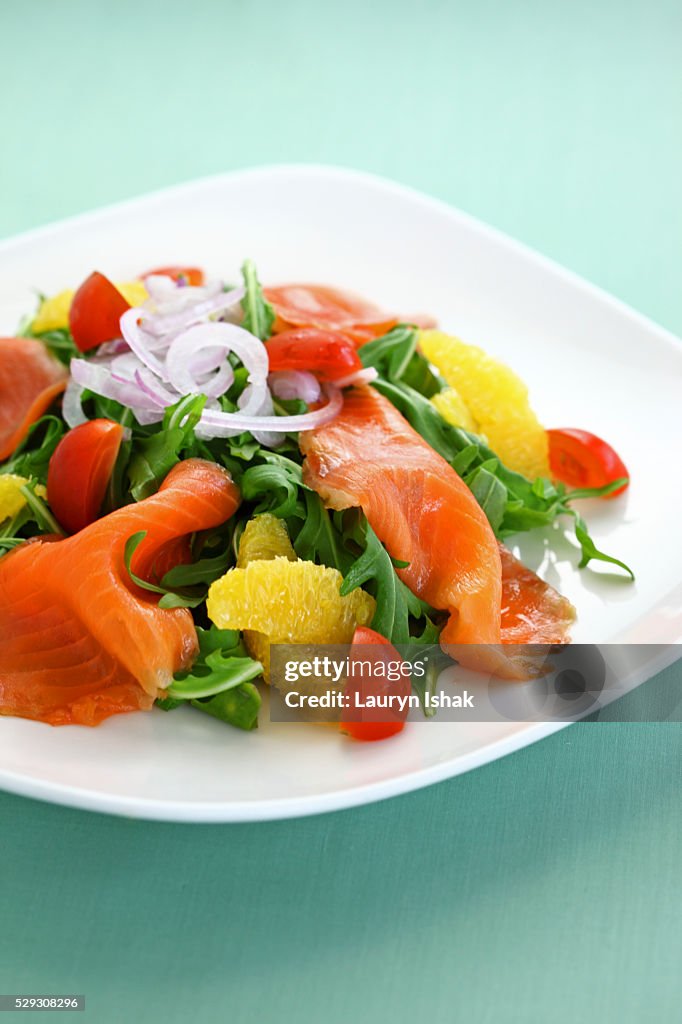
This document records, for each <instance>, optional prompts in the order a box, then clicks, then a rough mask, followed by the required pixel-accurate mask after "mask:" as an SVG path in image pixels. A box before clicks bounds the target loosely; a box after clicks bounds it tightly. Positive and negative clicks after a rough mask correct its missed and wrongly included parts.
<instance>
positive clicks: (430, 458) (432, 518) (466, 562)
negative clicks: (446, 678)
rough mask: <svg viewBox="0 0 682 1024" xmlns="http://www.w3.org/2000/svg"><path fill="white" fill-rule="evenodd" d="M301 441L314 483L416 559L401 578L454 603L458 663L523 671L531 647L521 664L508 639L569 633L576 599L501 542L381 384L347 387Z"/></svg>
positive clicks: (435, 599) (444, 605) (450, 643)
mask: <svg viewBox="0 0 682 1024" xmlns="http://www.w3.org/2000/svg"><path fill="white" fill-rule="evenodd" d="M301 449H302V451H303V452H304V454H305V455H306V460H305V464H304V469H303V476H304V480H305V482H306V483H307V484H308V485H309V486H310V487H312V488H314V489H315V490H316V491H317V492H318V494H320V496H321V497H322V498H323V500H324V501H325V503H326V504H327V505H328V506H329V507H331V508H335V509H343V508H349V507H352V506H359V507H361V508H362V510H363V511H364V513H365V515H366V516H367V519H368V521H369V523H370V524H371V526H372V528H373V530H374V531H375V533H376V534H377V536H378V537H379V538H380V539H381V540H382V541H383V543H384V544H385V545H386V548H387V550H388V552H389V554H390V555H391V556H392V557H393V558H394V559H396V560H401V561H406V562H408V563H409V564H408V565H407V566H406V567H405V568H402V569H398V570H397V572H398V575H399V576H400V577H401V579H402V580H403V581H404V582H405V583H406V584H407V585H408V586H409V587H410V589H411V590H412V591H413V592H414V593H415V594H417V595H418V596H419V597H420V598H422V599H423V600H424V601H427V602H428V603H429V604H430V605H432V606H433V607H434V608H440V609H445V610H447V611H449V613H450V617H449V619H448V622H447V623H446V625H445V627H444V629H443V631H442V634H441V642H442V644H443V646H444V647H445V649H446V650H447V651H448V653H451V654H453V656H455V657H457V659H458V660H459V661H461V662H463V663H464V664H467V665H468V666H469V667H471V668H475V669H480V670H485V671H490V672H494V673H495V674H498V675H502V676H508V677H511V678H520V677H523V676H525V675H526V674H527V670H528V669H527V664H526V660H527V659H526V658H525V655H526V654H527V652H524V653H523V655H522V654H521V652H520V651H518V652H517V653H518V655H519V659H518V661H517V662H515V660H514V658H515V654H514V652H512V650H511V649H509V648H507V649H506V650H505V645H508V644H520V645H524V644H548V643H560V642H563V641H564V640H565V639H566V624H567V622H568V621H570V619H571V618H572V614H573V613H572V608H571V606H570V604H569V603H568V602H565V601H564V599H563V598H560V597H559V595H558V594H557V593H556V592H555V591H554V590H553V589H552V588H551V587H549V585H548V584H546V583H543V581H542V580H540V579H539V577H537V576H536V575H535V573H532V572H531V571H530V570H529V569H526V568H525V567H523V566H522V565H521V563H520V562H519V561H518V560H517V559H515V558H514V556H513V555H512V554H511V552H509V551H507V550H506V548H503V547H502V546H501V545H499V544H498V542H497V540H496V538H495V535H494V533H493V531H492V529H491V527H490V524H489V523H488V520H487V519H486V517H485V515H484V513H483V511H482V510H481V508H480V506H479V505H478V503H477V502H476V499H475V498H474V496H473V494H472V493H471V491H470V490H469V488H468V487H467V486H466V484H465V483H464V482H463V481H462V479H461V478H460V477H459V476H458V475H457V473H456V472H455V471H454V470H453V469H452V467H451V466H450V465H449V464H448V463H447V462H446V461H445V459H443V458H442V457H441V456H440V455H439V454H438V453H437V452H436V451H434V450H433V449H432V448H431V447H430V445H428V444H427V443H426V441H424V440H423V438H421V437H420V436H419V434H417V433H416V431H415V430H413V428H412V427H411V426H410V425H409V423H407V421H406V420H405V419H404V417H403V416H402V415H401V413H400V412H398V410H397V409H396V408H395V407H394V406H393V405H392V404H391V403H390V402H389V401H388V399H386V398H384V397H383V396H382V395H380V394H378V393H377V392H376V391H375V390H374V389H373V388H370V387H366V386H363V387H356V388H353V389H352V390H350V391H348V392H347V393H346V399H345V402H344V406H343V409H342V410H341V412H340V413H339V415H338V416H337V417H336V419H334V420H332V421H331V422H330V423H328V424H326V425H325V426H322V427H320V428H318V429H317V430H314V431H309V432H308V433H306V434H302V435H301ZM550 637H551V639H550ZM470 645H478V646H477V648H476V649H474V648H472V647H470ZM522 661H523V664H522Z"/></svg>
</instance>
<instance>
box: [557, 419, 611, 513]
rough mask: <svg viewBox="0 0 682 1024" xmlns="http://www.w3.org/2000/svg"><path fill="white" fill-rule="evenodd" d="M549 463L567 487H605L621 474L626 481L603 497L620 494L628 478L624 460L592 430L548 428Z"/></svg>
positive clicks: (558, 478)
mask: <svg viewBox="0 0 682 1024" xmlns="http://www.w3.org/2000/svg"><path fill="white" fill-rule="evenodd" d="M547 438H548V440H549V466H550V469H551V471H552V474H553V476H554V477H555V478H556V479H557V480H561V481H562V482H563V483H565V484H568V485H569V486H571V487H605V486H606V484H611V483H614V482H615V481H616V480H620V479H621V478H622V477H625V478H626V480H627V483H624V484H623V486H622V487H619V488H618V490H617V491H613V492H612V493H611V494H605V495H604V497H605V498H615V497H616V495H618V494H622V493H623V491H624V490H625V488H626V487H627V486H628V484H629V482H630V474H629V473H628V471H627V468H626V466H625V463H624V462H623V460H622V459H621V457H620V456H619V455H618V452H616V451H614V449H613V448H612V447H611V445H610V444H607V442H606V441H602V439H601V438H600V437H597V435H596V434H590V433H589V432H588V431H587V430H577V429H575V428H573V427H563V428H562V429H560V430H548V431H547Z"/></svg>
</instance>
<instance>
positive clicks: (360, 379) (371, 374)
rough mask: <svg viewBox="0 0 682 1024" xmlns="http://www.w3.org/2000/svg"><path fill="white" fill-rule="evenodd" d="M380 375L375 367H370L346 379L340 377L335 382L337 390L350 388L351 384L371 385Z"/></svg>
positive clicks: (351, 374) (357, 371) (349, 375)
mask: <svg viewBox="0 0 682 1024" xmlns="http://www.w3.org/2000/svg"><path fill="white" fill-rule="evenodd" d="M378 376H379V374H378V373H377V371H376V369H375V368H374V367H373V366H368V367H367V368H366V369H364V370H356V371H355V373H349V374H348V375H347V376H346V377H338V378H337V380H335V381H334V383H335V384H336V386H337V388H348V387H350V386H351V384H371V383H372V381H373V380H376V379H377V377H378Z"/></svg>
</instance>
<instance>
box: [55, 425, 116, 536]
mask: <svg viewBox="0 0 682 1024" xmlns="http://www.w3.org/2000/svg"><path fill="white" fill-rule="evenodd" d="M123 434H124V430H123V427H122V426H121V424H120V423H114V422H113V421H112V420H103V419H102V420H90V421H89V422H88V423H81V424H80V426H78V427H74V428H73V430H70V431H69V432H68V434H65V435H64V437H63V438H62V439H61V441H60V442H59V444H58V445H57V447H56V448H55V450H54V452H53V453H52V458H51V459H50V465H49V467H48V470H47V500H48V502H49V504H50V508H51V509H52V511H53V513H54V515H55V516H56V518H57V520H58V521H59V522H60V523H61V525H62V526H63V527H64V529H65V530H67V531H68V532H69V533H77V532H78V531H79V530H82V529H83V528H84V527H86V526H89V525H90V523H94V522H95V520H96V519H98V518H99V513H100V509H101V508H102V502H103V501H104V496H105V494H106V491H107V487H108V485H109V480H110V478H111V474H112V472H113V469H114V465H115V463H116V457H117V456H118V452H119V448H120V447H121V441H122V440H123Z"/></svg>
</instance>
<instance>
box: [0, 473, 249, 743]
mask: <svg viewBox="0 0 682 1024" xmlns="http://www.w3.org/2000/svg"><path fill="white" fill-rule="evenodd" d="M238 505H239V492H238V490H237V488H236V486H235V485H234V483H233V482H232V480H231V478H230V476H229V474H228V473H227V472H226V471H225V470H224V469H222V468H221V467H220V466H217V465H215V464H214V463H209V462H204V461H202V460H200V459H189V460H187V461H185V462H181V463H179V464H178V465H177V466H176V467H175V468H174V469H173V470H171V472H170V473H169V474H168V476H167V477H166V479H165V481H164V483H163V484H162V486H161V488H160V490H159V491H158V493H157V494H154V495H152V496H151V497H150V498H147V499H145V500H144V501H141V502H139V503H138V504H136V505H128V506H125V507H124V508H121V509H118V510H117V511H116V512H112V513H111V514H110V515H108V516H105V517H104V518H103V519H99V520H98V521H97V522H95V523H93V524H92V525H91V526H88V527H86V528H85V529H84V530H81V531H80V532H79V533H77V534H75V535H74V536H73V537H68V538H66V539H65V540H58V541H54V540H53V541H51V542H50V541H48V540H47V539H45V540H36V541H32V542H27V543H26V544H24V545H21V546H20V547H18V548H17V549H16V550H15V551H13V552H11V553H10V554H8V555H5V556H4V557H3V558H0V651H1V652H2V655H1V657H0V714H6V715H18V716H20V717H23V718H33V719H37V720H39V721H43V722H49V723H50V724H52V725H64V724H80V725H97V724H98V723H99V722H101V721H102V720H103V719H104V718H107V717H108V716H109V715H113V714H118V713H121V712H126V711H136V710H146V709H148V708H150V707H151V706H152V704H153V702H154V699H155V698H156V697H157V696H159V694H160V693H161V692H162V691H163V690H164V689H165V688H166V687H167V686H168V685H169V684H170V682H171V680H172V677H173V674H174V673H175V672H178V671H180V670H182V669H185V668H188V667H189V666H190V665H191V664H192V661H193V660H194V658H195V657H196V653H197V636H196V630H195V628H194V622H193V619H192V616H191V614H190V612H189V611H188V610H187V609H186V608H173V609H161V608H159V607H158V595H155V594H152V593H150V592H148V591H143V590H142V589H141V588H138V587H136V586H135V585H134V584H133V582H132V580H131V579H130V577H129V575H128V573H127V571H126V568H125V562H124V548H125V544H126V541H127V539H128V538H129V537H130V536H131V535H132V534H133V533H137V532H138V531H140V530H146V531H147V536H146V537H145V539H144V540H143V541H142V542H141V544H140V545H139V547H138V548H137V550H136V552H135V554H134V556H133V561H132V566H131V568H132V570H133V572H134V573H136V575H138V576H140V577H142V578H146V577H148V575H149V573H150V571H151V569H152V567H153V566H154V564H155V561H156V558H157V554H158V553H159V552H162V551H164V550H165V551H167V550H168V548H169V546H170V545H172V544H173V542H176V541H177V539H178V538H179V537H183V536H186V535H188V534H191V533H193V532H195V531H198V530H205V529H209V528H211V527H215V526H219V525H220V524H221V523H223V522H225V521H226V520H227V519H229V517H230V516H231V515H232V514H233V513H234V511H235V509H236V508H237V506H238Z"/></svg>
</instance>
